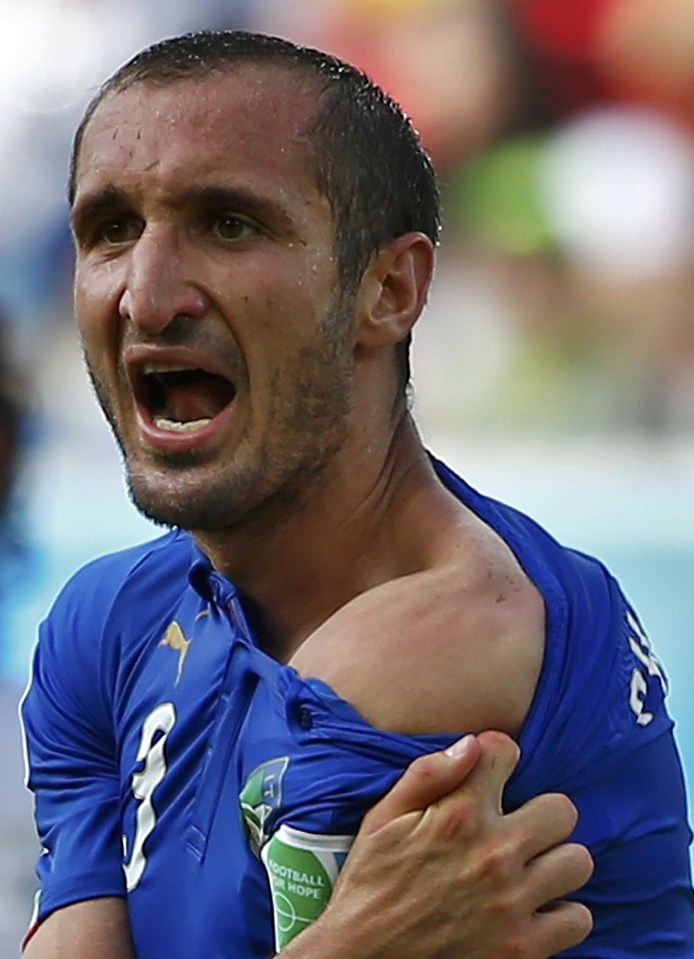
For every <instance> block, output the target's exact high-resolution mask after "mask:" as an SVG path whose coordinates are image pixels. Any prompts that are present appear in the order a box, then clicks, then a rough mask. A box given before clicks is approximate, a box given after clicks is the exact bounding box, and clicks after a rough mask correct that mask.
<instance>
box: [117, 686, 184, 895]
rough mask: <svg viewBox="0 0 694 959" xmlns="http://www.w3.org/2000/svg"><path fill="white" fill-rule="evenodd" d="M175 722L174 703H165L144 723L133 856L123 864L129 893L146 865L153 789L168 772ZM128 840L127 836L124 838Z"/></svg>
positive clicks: (136, 777)
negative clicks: (167, 751)
mask: <svg viewBox="0 0 694 959" xmlns="http://www.w3.org/2000/svg"><path fill="white" fill-rule="evenodd" d="M175 722H176V710H175V709H174V706H173V703H162V704H161V706H157V708H156V709H154V710H152V712H151V713H150V714H149V716H148V717H147V718H146V719H145V721H144V723H143V724H142V736H141V738H140V748H139V749H138V751H137V761H138V762H142V763H144V766H143V768H142V770H141V771H140V772H136V773H133V778H132V790H133V795H134V796H135V799H137V800H138V801H139V803H140V805H139V806H138V807H137V813H136V816H135V824H136V825H135V837H134V839H133V845H132V850H131V853H130V859H129V861H128V862H126V863H125V864H124V866H123V871H124V872H125V882H126V886H127V889H128V892H132V890H133V889H134V888H135V887H136V886H137V884H138V883H139V881H140V879H142V873H143V872H144V871H145V866H146V865H147V857H146V856H145V852H144V846H145V842H146V841H147V839H148V837H149V835H150V833H151V832H152V830H153V829H154V827H155V825H156V822H157V813H156V810H155V808H154V805H153V803H152V799H153V797H154V791H155V790H156V788H157V786H158V785H159V783H160V782H161V781H162V780H163V778H164V776H165V775H166V754H165V752H164V747H165V746H166V738H167V736H168V735H169V733H170V732H171V730H172V729H173V727H174V724H175ZM124 842H125V839H124Z"/></svg>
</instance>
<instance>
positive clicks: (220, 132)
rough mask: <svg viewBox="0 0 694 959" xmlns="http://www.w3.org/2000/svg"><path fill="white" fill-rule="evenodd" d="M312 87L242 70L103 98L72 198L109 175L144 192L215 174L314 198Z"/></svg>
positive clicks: (253, 68) (289, 75) (295, 78)
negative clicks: (151, 186) (309, 134)
mask: <svg viewBox="0 0 694 959" xmlns="http://www.w3.org/2000/svg"><path fill="white" fill-rule="evenodd" d="M317 89H318V88H317V84H316V83H315V81H313V80H312V78H310V77H302V76H300V75H298V74H296V73H295V72H292V71H291V70H289V69H287V68H284V67H280V68H277V67H267V66H259V65H254V64H249V65H242V66H239V67H235V68H234V69H233V70H229V71H225V72H223V73H221V72H218V73H212V74H211V75H209V76H207V77H205V78H202V79H184V80H174V81H172V82H171V83H167V84H166V85H155V84H153V83H148V82H147V81H139V82H136V83H134V84H133V85H132V86H129V87H127V88H126V89H125V90H122V91H119V92H115V93H109V94H107V96H106V97H105V98H104V100H103V101H102V102H101V103H100V104H99V106H98V107H97V109H96V110H95V112H94V114H93V115H92V117H91V118H90V120H89V123H88V124H87V127H86V130H85V132H84V137H83V139H82V143H81V147H80V152H79V156H78V158H77V165H76V177H75V188H76V193H77V194H79V193H80V191H81V190H82V189H83V188H91V187H94V186H97V187H98V185H99V181H104V180H109V181H110V180H113V179H114V178H116V179H118V180H119V181H120V182H123V181H124V180H130V181H131V184H130V185H132V186H138V187H141V188H142V189H147V186H148V181H150V180H151V181H152V183H154V182H158V183H161V182H164V181H169V180H171V181H175V180H177V179H180V178H184V179H185V178H187V177H192V178H194V179H202V180H204V179H205V178H208V177H209V178H211V179H219V177H220V176H221V177H222V178H224V179H226V178H229V177H231V178H233V179H243V180H246V179H249V178H250V179H251V180H254V181H263V180H264V181H266V182H267V183H268V184H269V183H272V182H274V183H275V184H277V185H278V186H279V185H288V184H289V183H291V184H292V185H293V187H294V188H295V189H298V190H300V191H301V192H302V193H304V194H305V193H310V192H312V191H313V192H315V191H316V185H315V178H314V176H313V172H312V171H313V166H312V163H311V162H310V159H311V158H310V149H309V141H308V137H307V135H306V129H307V127H309V126H310V124H311V120H312V117H313V116H314V114H315V110H316V105H317V97H318V93H317ZM126 186H127V184H126Z"/></svg>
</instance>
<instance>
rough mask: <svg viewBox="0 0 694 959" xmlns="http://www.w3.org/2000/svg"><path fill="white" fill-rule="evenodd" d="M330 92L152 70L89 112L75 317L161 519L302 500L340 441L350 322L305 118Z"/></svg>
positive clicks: (139, 488) (151, 507) (244, 72)
mask: <svg viewBox="0 0 694 959" xmlns="http://www.w3.org/2000/svg"><path fill="white" fill-rule="evenodd" d="M302 89H303V93H302ZM314 106H315V94H311V92H310V91H309V92H307V88H306V84H305V83H304V84H303V88H302V82H301V81H300V80H299V79H297V78H296V77H295V76H293V75H292V74H289V73H287V72H286V71H277V70H271V69H267V68H261V67H255V66H243V67H241V68H239V69H237V70H235V71H234V72H231V73H228V74H224V75H220V76H213V77H211V78H209V79H205V80H203V81H191V80H186V81H179V82H176V83H173V84H170V85H168V86H165V87H157V86H152V85H149V84H142V83H140V84H136V85H134V86H132V87H130V88H129V89H127V90H125V91H123V92H121V93H117V94H111V95H109V96H108V97H107V98H106V99H105V100H104V101H103V102H102V104H101V105H100V106H99V107H98V109H97V111H96V112H95V114H94V116H93V117H92V119H91V120H90V122H89V124H88V127H87V130H86V133H85V137H84V140H83V143H82V147H81V151H80V155H79V160H78V166H77V175H76V190H75V200H74V206H73V227H74V233H75V238H76V249H77V253H76V277H75V302H76V314H77V319H78V323H79V327H80V331H81V335H82V339H83V344H84V350H85V355H86V359H87V364H88V367H89V371H90V375H91V377H92V379H93V382H94V385H95V388H96V391H97V395H98V397H99V400H100V402H101V404H102V406H103V408H104V410H105V412H106V415H107V417H108V419H109V421H110V423H111V424H112V426H113V429H114V431H115V433H116V436H117V438H118V441H119V443H120V445H121V448H122V450H123V452H124V456H125V460H126V466H127V471H128V476H129V483H130V487H131V492H132V495H133V498H134V500H135V501H136V503H137V504H138V505H139V507H140V508H141V509H142V510H143V511H144V512H145V513H146V514H147V515H150V516H151V517H152V518H154V519H157V520H159V521H160V522H163V523H166V524H170V525H181V526H184V527H186V528H188V529H193V530H215V529H220V528H225V527H228V526H233V525H235V524H237V523H238V522H239V521H241V520H243V519H244V518H246V517H248V516H250V515H253V514H254V513H255V512H256V511H258V510H262V509H263V507H264V506H265V505H267V504H268V503H270V502H274V503H278V502H282V503H285V504H288V503H291V502H292V501H294V500H295V498H296V497H297V496H298V494H299V493H300V492H305V491H306V489H307V488H309V484H311V483H314V482H316V480H317V478H318V477H319V476H320V475H321V473H322V471H323V469H324V467H325V466H326V464H327V463H328V462H330V460H331V459H332V457H333V454H334V453H335V452H336V451H337V450H338V449H339V448H340V447H341V445H342V444H343V443H344V440H345V437H346V433H347V418H348V414H349V410H350V407H351V390H352V360H353V348H352V338H351V317H350V315H349V310H348V304H346V303H343V302H342V298H341V297H340V295H339V290H338V287H337V280H336V276H337V270H336V263H335V260H334V223H333V216H332V212H331V209H330V206H329V203H328V201H327V199H326V198H325V197H323V196H321V195H319V193H318V190H317V187H316V185H315V182H314V179H313V176H312V172H311V171H312V166H311V162H310V155H309V150H308V147H307V144H306V140H305V137H304V136H303V133H302V131H303V130H304V129H305V126H306V124H307V122H308V121H309V120H310V117H311V115H312V111H313V109H314Z"/></svg>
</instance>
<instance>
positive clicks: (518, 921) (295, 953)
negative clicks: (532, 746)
mask: <svg viewBox="0 0 694 959" xmlns="http://www.w3.org/2000/svg"><path fill="white" fill-rule="evenodd" d="M518 755H519V751H518V747H517V746H516V745H515V743H513V741H512V740H510V739H509V738H508V737H507V736H505V735H503V734H502V733H496V732H489V733H482V734H481V735H479V736H478V737H466V739H465V740H462V741H461V742H460V743H459V744H457V749H456V748H455V747H454V748H453V750H449V751H448V752H447V753H434V754H432V755H430V756H424V757H421V758H420V759H418V760H416V761H415V762H414V763H413V764H412V765H411V766H410V768H409V769H408V770H407V772H406V773H405V774H404V775H403V777H402V778H401V779H400V781H399V782H398V783H396V785H395V786H394V787H393V789H392V790H391V791H390V792H389V793H388V794H387V795H386V796H385V797H384V798H383V799H382V800H381V802H380V803H378V804H377V805H376V806H375V807H374V808H373V809H372V810H371V812H370V813H369V814H368V815H367V816H366V817H365V819H364V821H363V823H362V828H361V829H360V831H359V834H358V836H357V839H356V840H355V843H354V846H353V847H352V850H351V852H350V854H349V856H348V859H347V862H346V864H345V867H344V869H343V871H342V873H341V875H340V879H339V881H338V883H337V885H336V887H335V891H334V893H333V897H332V899H331V901H330V903H329V904H328V907H327V908H326V911H325V913H324V914H323V916H322V917H321V918H320V919H319V920H318V921H317V922H316V923H315V924H314V926H312V927H310V928H309V929H308V930H306V932H304V933H303V934H302V935H301V936H299V937H297V939H296V940H294V942H293V943H292V944H291V945H290V946H289V947H288V948H287V950H286V951H285V952H284V953H283V955H285V956H286V957H287V959H321V957H322V956H326V957H327V956H330V957H331V959H461V957H465V959H504V957H511V956H512V957H514V959H548V957H550V956H553V955H554V954H555V953H557V952H560V951H561V950H563V949H567V948H569V947H570V946H573V945H576V944H577V943H579V942H582V941H583V940H584V939H585V938H586V936H587V935H588V934H589V932H590V930H591V927H592V919H591V916H590V913H589V911H588V910H587V909H586V908H585V907H584V906H582V905H579V904H578V903H568V902H562V901H561V899H562V897H563V896H565V895H567V894H568V893H569V892H573V891H575V890H576V889H578V888H580V887H581V886H582V885H583V884H584V883H585V882H586V881H587V880H588V879H589V878H590V875H591V874H592V868H593V867H592V860H591V858H590V855H589V853H588V852H587V850H586V849H585V848H584V847H582V846H579V845H577V844H573V843H568V844H564V845H562V843H565V841H566V839H567V838H568V836H569V835H570V834H571V832H572V831H573V829H574V827H575V825H576V821H577V814H576V810H575V808H574V806H573V804H572V803H571V802H570V800H569V799H567V798H566V797H565V796H562V795H558V794H557V795H554V794H552V795H543V796H538V797H536V798H535V799H532V800H531V801H530V802H528V803H527V804H526V805H525V806H522V807H521V808H520V809H518V810H516V811H514V812H512V813H509V814H504V813H503V812H502V810H501V796H502V792H503V788H504V786H505V784H506V782H507V780H508V778H509V776H510V775H511V773H512V772H513V769H514V768H515V765H516V763H517V761H518Z"/></svg>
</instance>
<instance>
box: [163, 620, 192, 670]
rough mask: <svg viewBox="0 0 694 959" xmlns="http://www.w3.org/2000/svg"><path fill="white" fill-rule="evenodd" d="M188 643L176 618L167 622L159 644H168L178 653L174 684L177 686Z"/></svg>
mask: <svg viewBox="0 0 694 959" xmlns="http://www.w3.org/2000/svg"><path fill="white" fill-rule="evenodd" d="M190 643H191V641H190V640H189V639H188V638H187V637H186V634H185V633H184V632H183V630H182V629H181V627H180V626H179V625H178V623H177V622H176V620H174V621H173V623H169V625H168V626H167V627H166V632H165V633H164V638H163V639H162V641H161V642H160V644H159V645H160V646H168V648H169V649H173V650H175V651H176V652H177V653H178V668H177V669H176V686H178V684H179V682H180V680H181V676H182V675H183V667H184V666H185V664H186V659H187V657H188V650H189V649H190Z"/></svg>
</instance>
